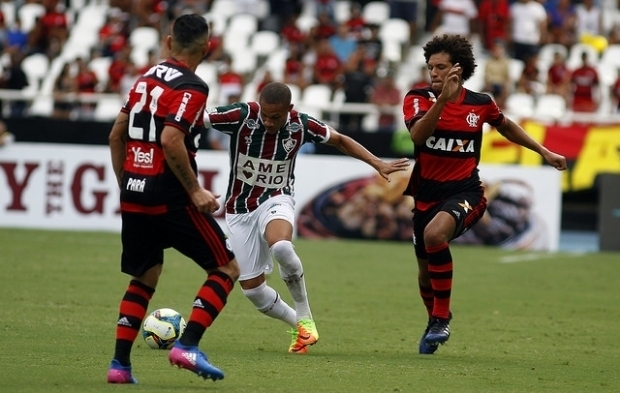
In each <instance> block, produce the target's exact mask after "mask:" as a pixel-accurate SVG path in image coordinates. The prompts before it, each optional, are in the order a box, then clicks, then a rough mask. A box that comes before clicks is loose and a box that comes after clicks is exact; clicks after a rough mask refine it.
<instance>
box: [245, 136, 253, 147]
mask: <svg viewBox="0 0 620 393" xmlns="http://www.w3.org/2000/svg"><path fill="white" fill-rule="evenodd" d="M245 144H246V145H251V144H252V137H251V136H249V135H247V136H246V137H245Z"/></svg>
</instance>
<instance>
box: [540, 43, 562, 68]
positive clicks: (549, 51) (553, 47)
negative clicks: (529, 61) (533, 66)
mask: <svg viewBox="0 0 620 393" xmlns="http://www.w3.org/2000/svg"><path fill="white" fill-rule="evenodd" d="M556 52H559V53H560V54H562V56H563V57H564V58H565V59H567V58H568V49H567V48H566V47H565V46H564V45H562V44H545V45H543V46H542V47H541V48H540V51H539V52H538V61H541V62H544V63H547V64H551V62H553V56H554V55H555V53H556Z"/></svg>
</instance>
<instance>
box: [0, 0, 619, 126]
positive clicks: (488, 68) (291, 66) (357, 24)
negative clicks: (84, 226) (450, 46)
mask: <svg viewBox="0 0 620 393" xmlns="http://www.w3.org/2000/svg"><path fill="white" fill-rule="evenodd" d="M224 3H226V4H224ZM377 3H380V5H377ZM0 4H1V5H2V8H1V12H0V49H1V50H2V57H1V58H0V62H1V64H2V66H3V72H2V75H1V78H0V83H1V86H0V87H1V88H2V89H7V90H16V91H23V90H24V89H32V90H33V91H40V89H42V84H43V83H44V82H43V79H44V78H46V77H47V78H51V77H52V76H53V83H51V84H50V86H51V90H52V91H51V96H52V97H53V106H52V107H51V108H50V109H51V110H50V113H49V115H50V116H51V117H54V118H59V119H75V118H79V119H92V118H93V117H94V112H95V109H96V105H97V100H96V99H92V100H89V99H84V97H88V95H89V94H97V93H107V94H117V95H119V96H120V97H124V96H125V95H126V94H127V92H128V90H129V89H130V88H131V86H132V84H133V82H134V81H135V80H136V78H137V77H138V76H139V75H141V74H142V73H144V72H146V71H147V70H148V69H149V68H150V67H152V66H153V65H154V64H156V63H157V62H158V61H160V59H163V58H165V57H166V54H165V53H163V52H162V47H161V45H160V43H161V39H162V38H163V37H165V35H166V34H167V33H168V31H169V26H170V23H171V21H173V20H174V19H175V18H176V17H177V16H179V15H181V14H184V13H188V12H193V13H198V14H201V15H205V17H206V18H207V19H208V20H209V22H210V24H211V26H212V34H211V50H210V53H209V54H208V55H207V57H206V58H205V67H207V64H208V65H209V67H210V68H209V69H213V70H215V72H214V76H213V78H212V79H211V80H209V81H208V83H209V84H210V85H211V87H212V91H213V92H214V94H213V95H212V96H211V97H210V105H215V104H226V103H230V102H234V101H238V100H246V99H248V98H249V99H255V97H256V95H257V94H258V93H259V92H260V90H261V89H262V87H264V85H265V84H266V83H268V82H270V81H273V80H277V81H282V82H285V83H287V84H288V85H289V86H294V87H296V88H297V89H298V92H299V94H300V95H301V94H303V92H304V91H305V90H306V89H307V88H308V87H309V86H312V85H321V86H326V87H327V88H328V89H329V95H330V97H329V99H330V100H333V101H334V102H336V101H337V102H344V103H355V104H374V105H375V106H376V108H377V116H376V119H375V122H374V123H373V125H372V128H374V129H373V131H379V132H394V131H395V130H396V129H397V128H399V127H401V124H400V122H401V120H400V118H399V116H398V115H397V114H398V113H399V112H400V109H401V108H400V105H401V102H402V97H403V96H404V94H405V93H406V91H407V90H409V89H412V88H423V87H425V86H428V84H429V81H428V73H427V71H426V68H425V63H424V58H423V56H422V51H421V45H423V44H424V42H425V41H426V39H428V37H429V36H430V35H436V34H460V35H464V36H467V37H469V38H470V39H471V40H472V42H474V43H475V47H476V49H477V50H478V51H479V53H478V58H479V59H480V61H479V64H478V70H477V72H476V75H477V76H478V78H474V79H476V80H475V81H472V83H471V84H470V85H467V84H466V87H470V88H472V89H474V90H479V91H484V92H487V93H489V94H491V95H492V96H493V97H494V99H495V100H496V102H497V103H498V105H499V106H500V107H501V108H503V109H505V110H509V109H510V108H509V98H510V97H511V95H514V94H517V93H523V94H528V95H531V96H533V97H534V98H538V97H540V96H543V95H558V96H561V97H562V98H563V99H564V101H565V104H566V107H567V109H568V110H572V111H573V112H584V113H593V112H594V113H596V112H599V111H601V105H602V103H603V101H604V100H607V102H608V105H609V107H610V108H613V110H612V109H610V110H609V113H614V112H615V111H616V109H617V108H618V103H619V102H620V79H618V72H617V71H618V67H620V59H618V57H619V56H613V57H612V56H606V52H607V51H610V50H611V49H612V48H616V47H620V24H619V23H618V22H620V18H618V15H619V13H618V10H617V8H618V4H617V2H616V0H400V1H399V0H389V1H363V0H362V1H353V0H351V1H349V0H347V1H344V0H316V1H310V0H306V1H304V0H237V1H229V0H169V1H161V0H80V1H77V0H64V1H63V0H18V1H3V2H0ZM231 4H234V7H235V11H234V14H233V13H230V14H226V13H225V12H223V10H226V8H225V7H226V6H227V7H232V5H231ZM84 7H100V8H99V9H101V10H104V14H105V15H104V17H103V19H102V23H101V25H100V26H96V28H97V32H96V40H95V42H93V43H91V44H90V45H88V46H87V48H88V51H82V52H78V53H77V54H76V53H73V54H72V55H66V51H65V50H64V49H65V47H66V46H67V45H73V44H71V42H73V41H72V39H75V37H72V35H75V34H76V29H74V26H76V25H77V24H78V23H80V18H81V17H84V13H83V12H82V9H83V8H84ZM371 7H377V8H375V9H376V10H382V11H381V12H384V14H383V16H382V15H379V14H381V12H377V11H372V12H371V11H369V9H370V8H371ZM26 10H27V11H28V12H26ZM265 10H267V11H265ZM240 14H248V15H252V16H254V17H255V20H256V23H257V27H256V31H270V32H273V33H275V34H276V35H277V37H278V41H279V46H278V47H277V48H276V49H274V50H273V51H272V53H268V54H262V55H259V56H258V60H257V62H256V63H255V64H253V65H252V66H250V67H249V68H248V67H245V68H244V67H242V66H240V65H239V64H240V63H239V61H240V59H242V56H240V54H241V52H243V51H247V50H249V45H244V44H241V41H236V39H238V38H239V37H240V36H235V35H233V34H231V31H230V30H231V28H232V20H233V18H235V17H236V16H237V15H240ZM395 19H396V20H400V21H403V22H404V23H405V26H407V32H406V37H404V39H401V41H400V42H399V44H400V45H399V47H398V51H397V52H400V53H397V54H396V56H394V55H387V50H388V49H390V48H391V46H390V48H388V45H389V44H390V45H391V42H388V41H387V37H388V34H387V33H386V31H385V30H386V29H387V28H386V27H385V26H384V22H385V21H387V20H395ZM82 22H83V21H82ZM93 23H95V22H93ZM144 28H148V29H150V30H152V31H154V32H156V35H157V41H156V44H155V45H152V46H151V47H150V48H147V49H148V51H143V52H142V54H143V56H138V54H137V52H136V48H135V46H136V42H135V41H133V40H132V33H133V32H134V31H135V30H136V29H144ZM244 38H245V39H247V40H250V39H251V34H250V36H246V37H244ZM276 52H277V53H278V54H280V57H276V56H275V54H276ZM392 53H393V52H392ZM35 56H38V57H43V58H45V59H46V60H47V62H48V63H47V64H48V65H49V68H48V71H49V72H48V73H47V75H44V76H43V77H40V78H39V79H37V78H33V77H32V76H31V75H30V74H29V69H28V68H27V67H26V66H25V64H24V62H26V61H28V59H29V58H31V57H35ZM613 58H616V59H618V61H613ZM605 59H607V61H604V60H605ZM52 64H55V65H56V67H55V68H54V69H55V70H57V72H52ZM33 84H34V85H35V86H33ZM30 103H31V100H27V99H24V100H18V99H12V100H10V101H9V102H8V103H4V104H3V106H2V108H3V111H2V114H3V115H4V116H7V115H8V116H28V115H30V114H31V113H30V111H29V105H30ZM365 117H366V114H364V113H360V112H359V111H357V112H352V113H345V112H342V113H340V114H338V115H336V116H335V117H334V116H332V117H331V120H332V121H334V122H335V123H337V126H338V128H339V129H340V130H341V131H342V132H353V131H358V130H360V129H363V128H364V118H365Z"/></svg>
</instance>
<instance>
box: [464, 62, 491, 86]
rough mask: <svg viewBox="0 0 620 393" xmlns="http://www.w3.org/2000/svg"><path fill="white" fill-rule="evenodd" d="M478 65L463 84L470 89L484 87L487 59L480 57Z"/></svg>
mask: <svg viewBox="0 0 620 393" xmlns="http://www.w3.org/2000/svg"><path fill="white" fill-rule="evenodd" d="M477 63H478V67H476V69H475V70H474V74H473V75H472V76H471V77H470V78H469V79H468V80H466V81H465V83H464V84H463V86H465V87H466V88H468V89H470V90H474V91H482V90H483V89H484V67H485V66H486V59H484V58H480V59H478V62H477Z"/></svg>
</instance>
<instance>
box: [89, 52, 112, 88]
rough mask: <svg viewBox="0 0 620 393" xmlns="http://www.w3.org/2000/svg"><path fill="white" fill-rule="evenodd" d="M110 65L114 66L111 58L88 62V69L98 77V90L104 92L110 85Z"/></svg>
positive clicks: (95, 59) (100, 58)
mask: <svg viewBox="0 0 620 393" xmlns="http://www.w3.org/2000/svg"><path fill="white" fill-rule="evenodd" d="M110 64H112V58H111V57H96V58H94V59H92V60H91V61H89V62H88V68H90V69H91V70H92V71H93V72H94V73H95V75H97V80H98V81H99V84H98V86H97V88H98V90H99V91H103V89H105V87H106V86H107V85H108V79H110V74H109V71H110Z"/></svg>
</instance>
